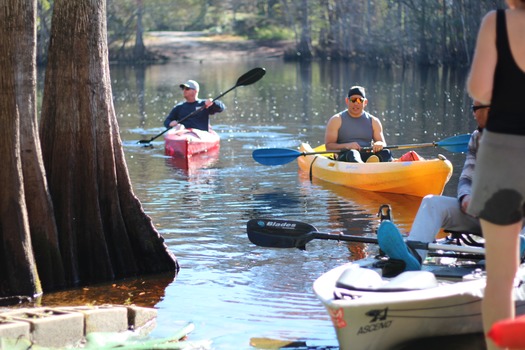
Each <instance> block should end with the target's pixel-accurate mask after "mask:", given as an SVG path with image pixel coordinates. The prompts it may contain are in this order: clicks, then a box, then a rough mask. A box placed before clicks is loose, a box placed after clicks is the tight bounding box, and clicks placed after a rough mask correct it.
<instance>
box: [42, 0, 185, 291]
mask: <svg viewBox="0 0 525 350" xmlns="http://www.w3.org/2000/svg"><path fill="white" fill-rule="evenodd" d="M105 5H106V4H105V1H104V0H75V1H70V0H57V1H55V5H54V6H55V7H54V14H53V22H52V27H51V42H50V47H49V63H48V66H47V69H46V78H45V86H44V99H43V105H42V118H41V136H42V152H43V157H44V164H45V167H46V170H47V174H48V179H49V187H50V192H51V196H52V199H53V204H54V207H55V217H56V222H57V228H58V234H59V239H60V244H61V253H62V258H63V260H64V268H65V274H66V282H67V284H68V285H71V286H73V285H79V284H86V283H93V282H101V281H108V280H112V279H115V278H121V277H128V276H134V275H138V274H141V273H150V272H161V271H178V263H177V260H176V258H175V257H174V256H173V255H172V254H171V253H170V252H169V251H168V250H167V247H166V246H165V244H164V242H163V239H162V238H161V237H160V235H159V234H158V232H157V231H156V229H155V227H154V226H153V224H152V223H151V220H150V218H149V217H148V216H147V215H146V214H145V213H144V211H143V209H142V206H141V204H140V202H139V201H138V199H137V198H136V197H135V196H134V194H133V191H132V187H131V182H130V179H129V175H128V171H127V166H126V163H125V159H124V156H123V150H122V144H121V140H120V136H119V130H118V124H117V119H116V115H115V111H114V108H113V102H112V92H111V83H110V72H109V62H108V49H107V39H106V37H107V29H106V6H105Z"/></svg>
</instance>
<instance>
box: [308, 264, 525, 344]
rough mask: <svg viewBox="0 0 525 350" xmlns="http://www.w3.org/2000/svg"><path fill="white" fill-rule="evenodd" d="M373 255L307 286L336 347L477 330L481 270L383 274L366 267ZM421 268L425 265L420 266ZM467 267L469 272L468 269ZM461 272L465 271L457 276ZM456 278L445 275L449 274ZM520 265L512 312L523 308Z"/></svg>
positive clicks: (524, 285)
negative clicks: (328, 323) (324, 314)
mask: <svg viewBox="0 0 525 350" xmlns="http://www.w3.org/2000/svg"><path fill="white" fill-rule="evenodd" d="M372 262H373V259H371V258H369V259H364V260H360V261H357V262H353V263H348V264H345V265H342V266H339V267H337V268H334V269H333V270H330V271H328V272H327V273H325V274H323V275H322V276H321V277H319V278H318V279H317V280H316V281H315V282H314V285H313V289H314V292H315V294H316V295H317V297H318V298H319V299H320V300H321V301H322V303H323V305H324V306H325V308H326V309H327V311H328V313H329V315H330V318H331V320H332V323H333V325H334V328H335V331H336V334H337V339H338V342H339V346H340V349H341V350H366V349H370V350H377V349H391V348H393V347H395V346H399V345H400V344H403V343H406V342H408V341H412V340H414V339H418V338H427V337H437V336H447V335H460V334H469V333H480V332H483V327H482V320H481V299H482V297H483V291H484V288H485V277H484V274H483V273H482V272H481V270H474V271H473V269H471V268H468V267H446V266H443V267H442V272H443V274H442V275H448V277H447V279H441V278H436V275H438V276H439V275H440V268H439V267H436V269H435V270H433V271H432V272H431V271H429V270H428V269H432V267H429V266H425V265H424V269H423V270H422V271H407V272H403V273H401V274H400V275H398V276H396V277H394V278H392V279H387V278H383V277H382V276H381V271H380V270H377V269H373V268H370V266H371V264H372ZM425 269H427V270H425ZM469 272H470V273H469ZM462 273H465V275H464V276H462V277H461V275H462ZM453 276H456V278H458V277H459V279H456V280H455V281H454V280H450V278H454V277H453ZM524 280H525V265H522V266H521V267H520V269H519V272H518V274H517V278H516V288H515V292H514V297H515V300H516V314H517V315H520V314H524V313H525V283H523V282H524Z"/></svg>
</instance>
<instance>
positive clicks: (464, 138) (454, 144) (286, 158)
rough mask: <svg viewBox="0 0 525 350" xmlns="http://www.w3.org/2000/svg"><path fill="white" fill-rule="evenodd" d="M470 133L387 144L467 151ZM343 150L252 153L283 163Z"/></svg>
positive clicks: (266, 160) (263, 150)
mask: <svg viewBox="0 0 525 350" xmlns="http://www.w3.org/2000/svg"><path fill="white" fill-rule="evenodd" d="M469 140H470V134H463V135H457V136H452V137H448V138H446V139H444V140H441V141H437V142H429V143H415V144H409V145H393V146H386V147H385V148H386V149H407V148H423V147H441V148H443V149H445V150H447V151H449V152H456V153H457V152H466V151H467V150H468V142H469ZM362 149H363V150H365V151H371V150H372V147H363V148H362ZM340 152H342V150H333V151H318V152H300V151H296V150H293V149H288V148H260V149H256V150H255V151H253V153H252V157H253V159H255V161H257V162H258V163H260V164H263V165H282V164H287V163H290V162H292V161H294V160H295V159H297V158H298V157H300V156H308V155H313V154H325V153H340Z"/></svg>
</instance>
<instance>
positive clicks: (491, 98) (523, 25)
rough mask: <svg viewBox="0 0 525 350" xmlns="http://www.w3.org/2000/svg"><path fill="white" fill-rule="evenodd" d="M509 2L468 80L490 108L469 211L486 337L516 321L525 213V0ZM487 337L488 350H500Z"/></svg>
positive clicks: (488, 18)
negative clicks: (478, 242)
mask: <svg viewBox="0 0 525 350" xmlns="http://www.w3.org/2000/svg"><path fill="white" fill-rule="evenodd" d="M506 2H507V5H508V7H509V9H507V10H496V11H491V12H489V13H488V14H486V15H485V17H484V18H483V21H482V23H481V26H480V30H479V34H478V38H477V41H476V48H475V52H474V58H473V61H472V66H471V70H470V74H469V77H468V80H467V87H468V92H469V94H470V96H472V98H474V99H476V100H478V101H481V102H482V103H484V104H490V105H491V109H490V112H489V117H488V121H487V126H486V128H485V131H484V132H483V138H482V140H481V142H480V148H479V152H478V158H477V159H478V160H477V166H476V171H475V172H474V177H473V191H472V199H471V201H470V204H469V207H468V209H467V211H468V213H469V214H471V215H474V216H477V217H479V218H480V221H481V228H482V231H483V236H484V238H485V250H486V273H487V284H486V287H485V293H484V297H483V301H482V314H483V327H484V331H485V335H486V334H487V332H488V331H489V330H490V328H491V327H492V325H493V324H494V323H495V322H496V321H498V320H502V319H509V318H514V317H515V309H514V300H513V286H514V278H515V276H516V273H517V270H518V266H519V233H520V229H521V225H522V220H523V217H524V212H525V208H524V197H525V180H524V174H525V163H523V161H522V159H523V154H524V152H525V109H524V108H523V106H522V102H521V100H522V98H523V92H524V91H525V36H524V35H523V33H525V0H507V1H506ZM485 339H486V342H487V347H488V349H497V346H496V345H495V344H494V343H493V342H492V341H491V340H490V339H489V338H488V337H485Z"/></svg>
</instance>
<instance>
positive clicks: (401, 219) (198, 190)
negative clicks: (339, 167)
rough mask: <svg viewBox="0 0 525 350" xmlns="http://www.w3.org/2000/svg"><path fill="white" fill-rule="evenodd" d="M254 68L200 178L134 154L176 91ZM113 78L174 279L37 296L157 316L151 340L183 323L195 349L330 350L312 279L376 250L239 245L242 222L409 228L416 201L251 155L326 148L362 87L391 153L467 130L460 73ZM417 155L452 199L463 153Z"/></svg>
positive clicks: (148, 72)
mask: <svg viewBox="0 0 525 350" xmlns="http://www.w3.org/2000/svg"><path fill="white" fill-rule="evenodd" d="M258 66H260V67H265V68H266V70H267V74H266V76H265V77H264V78H263V79H262V80H260V81H259V82H257V83H256V84H254V85H251V86H246V87H239V88H237V89H235V90H233V91H232V92H230V93H228V94H227V95H225V96H224V97H223V98H222V100H223V101H224V102H225V103H226V105H227V110H226V111H225V112H223V113H221V114H218V115H216V116H214V117H213V120H212V122H213V125H214V128H215V130H216V131H217V132H218V133H219V134H220V135H221V138H222V142H221V149H220V152H219V153H218V154H212V155H209V156H208V157H207V158H206V157H205V159H201V161H202V167H201V168H195V169H189V170H183V169H181V168H180V164H177V162H176V161H174V160H173V159H170V158H168V157H166V156H164V153H163V140H162V137H160V138H158V139H157V140H155V141H154V142H153V147H152V148H146V147H143V146H141V145H138V144H137V141H138V140H141V139H149V138H150V137H152V136H154V135H156V134H158V133H160V132H162V131H163V130H164V128H163V126H162V122H163V120H164V117H165V116H166V115H167V114H168V113H169V111H170V109H171V108H172V107H173V105H174V104H175V103H176V102H179V101H180V100H181V99H182V97H181V93H180V89H179V88H178V85H179V83H180V82H183V81H185V80H187V79H195V80H197V81H199V83H201V93H200V97H212V98H214V97H216V96H218V95H219V94H220V93H221V92H223V91H226V90H227V89H229V88H230V87H232V86H234V85H235V83H236V81H237V78H238V77H240V76H241V75H242V74H244V73H245V72H247V71H249V70H250V69H252V68H254V67H258ZM111 74H112V81H113V94H114V99H115V109H116V112H117V115H118V118H119V124H120V128H121V130H120V131H121V136H122V139H123V142H124V148H125V152H126V157H127V162H128V167H129V171H130V174H131V178H132V181H133V185H134V190H135V192H136V195H137V196H138V197H139V199H140V200H141V202H142V204H143V206H144V208H145V210H146V211H147V213H148V214H149V215H150V216H151V218H152V220H153V222H154V223H155V225H156V226H157V228H158V230H159V232H160V233H161V234H162V236H163V237H164V238H165V240H166V243H167V245H168V247H169V249H170V250H171V251H173V252H174V254H175V255H176V256H177V258H178V260H179V262H180V265H181V271H180V274H179V275H178V276H177V278H176V280H175V281H172V280H171V279H170V278H166V277H162V276H153V277H148V278H143V279H138V280H130V281H124V282H122V281H121V282H118V283H115V284H113V285H110V286H107V285H106V286H94V287H90V288H84V289H82V290H76V291H73V292H71V291H69V292H63V293H54V294H50V295H46V296H44V298H43V301H42V303H43V304H46V305H53V304H55V303H62V304H63V303H64V302H65V301H67V302H70V303H77V304H78V303H96V304H100V303H105V302H114V303H136V304H138V305H143V306H155V307H156V308H158V323H159V325H158V326H157V328H156V330H155V331H154V332H153V334H152V336H159V337H161V336H169V335H170V334H171V333H172V332H173V331H174V330H175V329H176V328H177V327H178V326H179V325H180V324H181V323H184V322H187V321H191V322H193V323H194V324H195V326H196V328H195V331H194V332H193V333H192V334H191V336H190V340H204V339H208V340H211V341H212V347H213V349H250V348H251V346H250V340H251V339H252V338H272V339H280V340H301V341H304V342H306V343H307V344H308V346H311V347H324V348H335V347H336V346H337V340H336V338H335V332H334V331H333V328H332V324H331V322H330V319H329V317H328V316H327V314H326V313H325V310H324V308H323V306H322V305H321V303H320V302H319V301H318V300H317V299H316V297H315V296H314V293H313V291H312V283H313V281H314V280H315V279H316V278H317V277H318V276H320V275H321V274H322V273H324V272H325V271H327V270H329V269H331V268H333V267H336V266H338V265H340V264H342V263H345V262H348V261H351V260H355V259H359V258H361V257H364V256H366V255H367V254H374V253H376V252H377V249H378V248H377V246H374V245H363V244H347V243H338V242H334V241H322V240H315V241H312V242H310V243H309V244H308V245H307V250H306V251H300V250H292V249H281V250H279V249H269V248H260V247H257V246H254V245H253V244H251V243H250V242H249V241H248V239H247V236H246V222H247V221H248V220H250V219H253V218H259V217H271V218H281V219H291V220H298V221H304V222H307V223H310V224H313V225H315V226H316V227H317V228H318V229H319V230H321V231H343V232H345V233H349V234H364V235H373V234H374V231H375V229H376V227H377V224H378V222H377V218H376V216H375V214H376V212H377V210H378V208H379V206H380V205H381V204H384V203H388V204H391V205H392V207H393V211H394V218H395V221H396V223H397V224H399V226H400V228H401V230H402V231H408V230H409V229H410V225H411V222H412V219H413V217H414V215H415V213H416V211H417V208H418V206H419V203H420V199H419V198H415V197H410V196H402V195H393V194H382V193H375V192H363V191H357V190H352V189H345V188H340V187H338V186H334V185H330V184H326V183H322V182H317V181H314V182H313V183H312V182H310V181H309V180H308V177H307V176H306V175H304V174H302V173H301V172H299V171H298V167H297V162H292V163H289V164H287V165H283V166H277V167H267V166H263V165H260V164H258V163H256V162H255V161H254V160H253V159H252V157H251V153H252V151H253V150H255V149H257V148H261V147H285V148H294V149H296V148H297V147H298V145H299V144H300V143H301V142H309V143H311V144H312V145H318V144H320V143H322V142H323V137H324V126H325V124H326V121H327V120H328V118H329V117H330V116H332V115H333V114H334V113H336V112H338V111H341V110H343V109H344V108H345V105H344V96H345V95H346V92H347V91H348V88H349V87H350V86H351V85H354V84H360V85H363V86H365V87H366V88H367V95H368V98H369V105H368V107H367V110H368V111H369V112H371V113H372V114H374V115H376V116H378V117H380V118H381V120H382V121H383V126H384V129H385V134H386V138H387V142H388V143H389V144H391V145H394V144H408V143H426V142H432V141H439V140H441V139H444V138H446V137H449V136H453V135H456V134H462V133H468V132H471V131H472V130H473V129H474V127H475V124H474V119H473V117H472V116H471V114H470V112H469V111H468V107H469V105H470V100H469V98H468V96H467V95H466V93H465V89H464V81H465V76H466V70H446V69H428V70H421V69H405V70H403V69H383V70H378V69H370V68H366V67H362V66H353V65H349V64H341V63H312V64H296V63H291V64H287V63H283V62H280V61H265V62H233V63H228V62H219V63H202V64H199V63H182V64H181V63H177V64H172V65H158V66H151V67H147V68H140V67H112V70H111ZM417 151H418V153H420V154H421V155H423V156H425V157H431V156H435V155H437V154H438V153H442V154H443V155H445V156H446V157H447V158H449V159H450V160H451V161H452V162H453V164H454V167H455V169H454V175H453V178H452V180H451V181H450V182H449V184H448V185H447V187H446V189H445V194H447V195H452V196H454V195H455V191H456V185H457V177H458V174H459V172H460V170H461V166H462V163H463V161H464V155H460V154H452V153H449V152H447V151H445V150H442V149H439V148H424V149H418V150H417ZM400 152H402V151H397V152H396V151H395V153H394V155H395V156H400V155H401V154H402V153H400ZM429 181H432V179H429ZM252 340H254V339H252Z"/></svg>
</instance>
